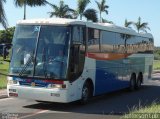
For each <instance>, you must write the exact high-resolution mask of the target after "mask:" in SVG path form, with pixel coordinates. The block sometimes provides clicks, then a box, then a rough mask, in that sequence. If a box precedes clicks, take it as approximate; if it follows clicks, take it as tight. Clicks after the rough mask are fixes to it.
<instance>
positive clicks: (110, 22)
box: [102, 18, 114, 24]
mask: <svg viewBox="0 0 160 119" xmlns="http://www.w3.org/2000/svg"><path fill="white" fill-rule="evenodd" d="M102 23H109V24H114V23H113V21H109V20H107V19H103V18H102Z"/></svg>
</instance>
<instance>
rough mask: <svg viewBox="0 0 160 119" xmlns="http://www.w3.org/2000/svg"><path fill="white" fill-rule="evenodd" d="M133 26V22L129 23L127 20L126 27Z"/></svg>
mask: <svg viewBox="0 0 160 119" xmlns="http://www.w3.org/2000/svg"><path fill="white" fill-rule="evenodd" d="M131 25H133V22H132V21H128V20H127V19H125V23H124V26H125V27H128V28H130V26H131Z"/></svg>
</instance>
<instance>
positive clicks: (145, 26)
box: [134, 17, 150, 33]
mask: <svg viewBox="0 0 160 119" xmlns="http://www.w3.org/2000/svg"><path fill="white" fill-rule="evenodd" d="M134 26H135V28H136V29H137V32H138V33H139V32H140V31H142V32H146V33H147V29H148V30H150V28H149V27H148V23H147V22H144V23H142V22H141V17H139V18H138V21H137V22H136V23H134Z"/></svg>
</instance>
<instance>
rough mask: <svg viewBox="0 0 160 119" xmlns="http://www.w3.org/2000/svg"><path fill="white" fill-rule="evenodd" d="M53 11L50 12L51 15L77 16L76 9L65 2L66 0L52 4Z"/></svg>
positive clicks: (62, 16)
mask: <svg viewBox="0 0 160 119" xmlns="http://www.w3.org/2000/svg"><path fill="white" fill-rule="evenodd" d="M51 7H52V9H53V11H52V12H48V13H49V14H50V17H53V16H56V17H60V18H75V15H74V13H75V10H73V9H71V8H70V7H69V6H68V5H66V4H64V1H62V0H61V1H60V2H59V6H57V5H51Z"/></svg>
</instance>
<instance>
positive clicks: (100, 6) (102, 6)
mask: <svg viewBox="0 0 160 119" xmlns="http://www.w3.org/2000/svg"><path fill="white" fill-rule="evenodd" d="M95 2H96V4H97V7H98V10H99V14H100V22H102V13H103V12H105V13H106V14H108V10H107V9H108V8H109V6H108V5H106V0H102V1H101V2H98V1H95Z"/></svg>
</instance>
